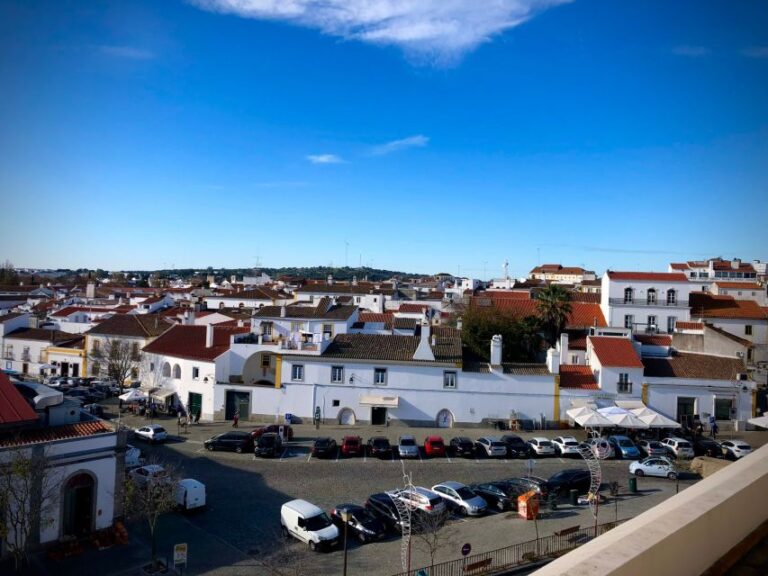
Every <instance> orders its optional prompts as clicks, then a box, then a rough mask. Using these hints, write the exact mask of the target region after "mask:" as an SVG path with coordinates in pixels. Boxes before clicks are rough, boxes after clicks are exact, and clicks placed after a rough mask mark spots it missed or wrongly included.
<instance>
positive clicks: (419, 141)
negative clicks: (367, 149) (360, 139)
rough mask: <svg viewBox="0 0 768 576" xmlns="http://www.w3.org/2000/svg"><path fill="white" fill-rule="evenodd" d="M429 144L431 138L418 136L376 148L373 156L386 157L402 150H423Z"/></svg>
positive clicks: (393, 141)
mask: <svg viewBox="0 0 768 576" xmlns="http://www.w3.org/2000/svg"><path fill="white" fill-rule="evenodd" d="M428 143H429V138H428V137H427V136H424V135H422V134H417V135H416V136H409V137H408V138H403V139H402V140H392V142H387V143H386V144H382V145H380V146H375V147H374V148H373V151H372V154H373V155H374V156H384V155H385V154H391V153H392V152H398V151H400V150H405V149H406V148H423V147H424V146H426V145H427V144H428Z"/></svg>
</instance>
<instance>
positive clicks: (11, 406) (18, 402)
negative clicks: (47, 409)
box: [0, 372, 37, 426]
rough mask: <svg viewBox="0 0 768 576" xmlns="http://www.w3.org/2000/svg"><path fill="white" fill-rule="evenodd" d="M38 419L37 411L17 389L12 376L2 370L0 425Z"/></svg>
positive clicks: (0, 379) (0, 380)
mask: <svg viewBox="0 0 768 576" xmlns="http://www.w3.org/2000/svg"><path fill="white" fill-rule="evenodd" d="M36 420H37V413H36V412H35V410H34V408H32V406H30V405H29V404H28V403H27V401H26V400H25V399H24V396H22V394H21V392H19V391H18V390H17V389H16V386H14V385H13V383H12V382H11V380H10V378H8V376H7V375H6V374H5V373H3V372H0V426H9V425H12V424H22V423H25V422H34V421H36Z"/></svg>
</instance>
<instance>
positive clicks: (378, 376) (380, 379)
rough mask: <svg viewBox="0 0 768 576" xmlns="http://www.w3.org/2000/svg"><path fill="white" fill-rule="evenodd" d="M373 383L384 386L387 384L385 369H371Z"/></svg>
mask: <svg viewBox="0 0 768 576" xmlns="http://www.w3.org/2000/svg"><path fill="white" fill-rule="evenodd" d="M373 383H374V384H379V385H380V386H385V385H386V384H387V369H386V368H374V369H373Z"/></svg>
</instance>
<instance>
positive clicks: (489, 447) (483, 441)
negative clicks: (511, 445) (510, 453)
mask: <svg viewBox="0 0 768 576" xmlns="http://www.w3.org/2000/svg"><path fill="white" fill-rule="evenodd" d="M475 447H476V448H479V449H480V450H482V453H483V454H485V455H486V456H488V457H489V458H504V457H505V456H506V455H507V445H506V444H505V443H504V442H502V441H501V439H500V438H496V437H495V436H483V437H482V438H478V439H477V442H475Z"/></svg>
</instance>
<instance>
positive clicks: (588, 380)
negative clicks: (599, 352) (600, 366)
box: [560, 364, 598, 390]
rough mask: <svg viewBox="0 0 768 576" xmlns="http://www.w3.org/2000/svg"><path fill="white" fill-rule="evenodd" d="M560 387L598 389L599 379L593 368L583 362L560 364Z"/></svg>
mask: <svg viewBox="0 0 768 576" xmlns="http://www.w3.org/2000/svg"><path fill="white" fill-rule="evenodd" d="M560 388H571V389H574V388H575V389H578V390H597V389H598V386H597V381H596V380H595V376H594V374H592V368H590V367H589V366H584V365H581V364H561V365H560Z"/></svg>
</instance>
